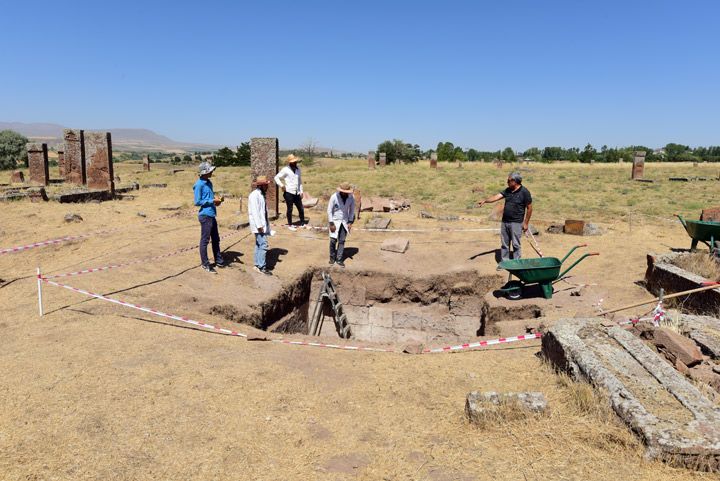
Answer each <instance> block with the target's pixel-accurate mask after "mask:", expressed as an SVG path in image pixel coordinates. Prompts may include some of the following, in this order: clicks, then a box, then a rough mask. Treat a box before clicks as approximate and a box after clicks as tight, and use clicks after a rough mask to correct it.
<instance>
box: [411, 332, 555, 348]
mask: <svg viewBox="0 0 720 481" xmlns="http://www.w3.org/2000/svg"><path fill="white" fill-rule="evenodd" d="M541 337H542V334H541V333H539V332H536V333H535V334H523V335H522V336H513V337H501V338H500V339H491V340H489V341H477V342H468V343H465V344H458V345H456V346H445V347H437V348H431V349H425V350H424V351H423V353H430V352H451V351H462V350H464V349H474V348H476V347H487V346H493V345H496V344H506V343H508V342H517V341H529V340H532V339H540V338H541Z"/></svg>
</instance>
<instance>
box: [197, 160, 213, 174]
mask: <svg viewBox="0 0 720 481" xmlns="http://www.w3.org/2000/svg"><path fill="white" fill-rule="evenodd" d="M213 170H215V166H214V165H212V164H211V163H210V162H202V163H201V164H200V165H199V166H198V175H207V174H211V173H212V171H213Z"/></svg>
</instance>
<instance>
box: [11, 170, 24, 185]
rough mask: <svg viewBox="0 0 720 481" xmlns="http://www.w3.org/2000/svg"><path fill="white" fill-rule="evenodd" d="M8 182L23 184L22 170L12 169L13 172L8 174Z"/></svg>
mask: <svg viewBox="0 0 720 481" xmlns="http://www.w3.org/2000/svg"><path fill="white" fill-rule="evenodd" d="M10 183H11V184H24V183H25V175H24V174H23V173H22V170H14V171H13V173H12V174H11V175H10Z"/></svg>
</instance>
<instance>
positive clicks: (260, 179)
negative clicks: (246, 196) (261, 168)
mask: <svg viewBox="0 0 720 481" xmlns="http://www.w3.org/2000/svg"><path fill="white" fill-rule="evenodd" d="M253 183H254V184H255V185H268V184H269V183H270V181H269V180H268V178H267V176H265V175H258V176H257V177H256V178H255V182H253Z"/></svg>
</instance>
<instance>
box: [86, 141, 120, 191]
mask: <svg viewBox="0 0 720 481" xmlns="http://www.w3.org/2000/svg"><path fill="white" fill-rule="evenodd" d="M85 173H86V177H87V186H88V188H90V189H98V190H107V191H109V192H110V193H112V194H114V193H115V175H114V173H113V161H112V140H111V137H110V132H85Z"/></svg>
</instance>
